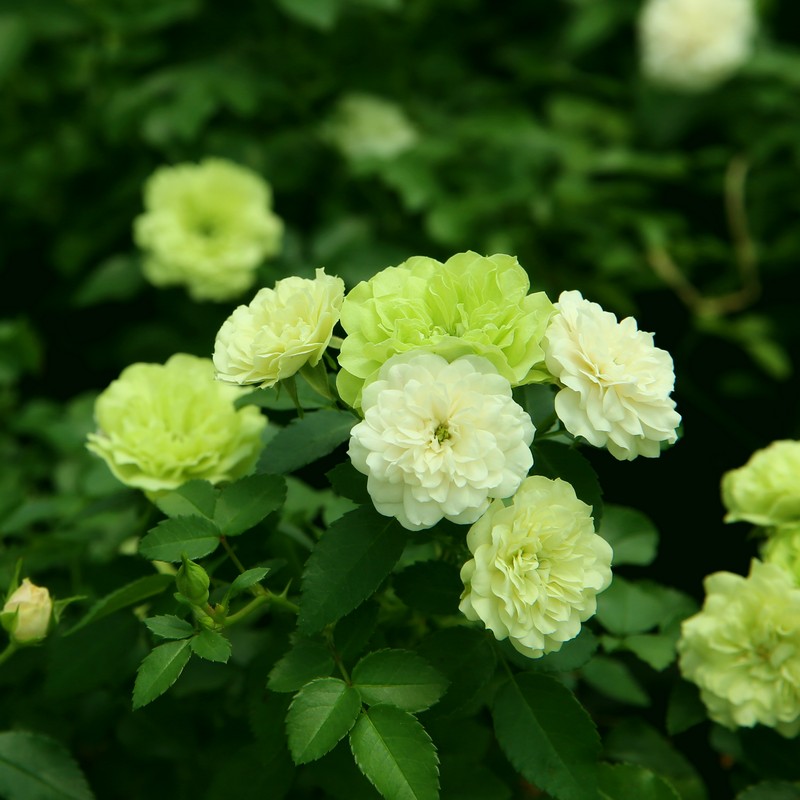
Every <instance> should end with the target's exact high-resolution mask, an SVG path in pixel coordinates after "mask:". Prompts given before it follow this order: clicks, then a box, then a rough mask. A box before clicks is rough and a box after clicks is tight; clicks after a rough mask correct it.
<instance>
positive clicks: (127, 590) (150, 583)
mask: <svg viewBox="0 0 800 800" xmlns="http://www.w3.org/2000/svg"><path fill="white" fill-rule="evenodd" d="M174 580H175V578H174V576H172V575H146V576H145V577H144V578H139V579H137V580H135V581H133V582H132V583H129V584H127V585H126V586H122V587H120V588H119V589H116V590H115V591H113V592H111V594H108V595H106V596H105V597H103V598H102V599H100V600H98V601H97V602H96V603H95V604H94V605H93V606H92V607H91V608H90V609H89V612H88V613H87V614H86V616H85V617H84V618H83V619H82V620H80V622H78V623H77V624H75V625H73V626H72V627H71V628H70V629H69V630H68V631H67V632H66V633H65V634H64V636H69V635H71V634H73V633H75V632H76V631H79V630H80V629H81V628H84V627H85V626H86V625H89V624H90V623H91V622H96V621H97V620H99V619H102V618H103V617H107V616H108V615H109V614H113V613H114V612H115V611H119V610H120V609H123V608H127V607H128V606H132V605H136V604H138V603H141V602H142V601H143V600H147V598H149V597H153V596H155V595H157V594H161V592H163V591H164V590H165V589H166V588H167V587H168V586H171V585H172V583H173V582H174Z"/></svg>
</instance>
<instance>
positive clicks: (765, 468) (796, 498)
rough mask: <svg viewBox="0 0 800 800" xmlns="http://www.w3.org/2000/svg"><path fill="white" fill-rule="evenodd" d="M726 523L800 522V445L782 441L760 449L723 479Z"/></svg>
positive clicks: (778, 523)
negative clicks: (726, 511)
mask: <svg viewBox="0 0 800 800" xmlns="http://www.w3.org/2000/svg"><path fill="white" fill-rule="evenodd" d="M722 502H723V503H724V505H725V508H726V509H727V510H728V513H727V514H726V515H725V522H740V521H745V522H752V523H753V525H762V526H765V527H766V526H774V525H784V524H786V523H789V522H800V442H798V441H791V440H782V441H777V442H773V443H772V444H770V445H768V446H767V447H765V448H763V449H762V450H757V451H756V452H755V453H753V455H752V456H751V457H750V460H749V461H748V462H747V463H746V464H745V465H744V466H743V467H739V469H733V470H731V471H730V472H726V473H725V475H724V476H723V478H722Z"/></svg>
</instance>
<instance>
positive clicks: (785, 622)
mask: <svg viewBox="0 0 800 800" xmlns="http://www.w3.org/2000/svg"><path fill="white" fill-rule="evenodd" d="M722 501H723V503H724V505H725V508H726V511H727V513H726V515H725V521H726V522H749V523H751V524H752V525H755V526H756V529H757V531H758V532H759V533H760V534H761V536H762V545H761V553H760V555H761V560H758V559H753V561H752V564H751V567H750V574H749V575H748V577H746V578H745V577H742V576H740V575H735V574H732V573H729V572H717V573H714V574H712V575H709V576H708V577H707V578H706V581H705V590H706V600H705V604H704V606H703V608H702V609H701V611H700V612H699V613H697V614H695V615H694V616H693V617H690V618H689V619H688V620H685V621H684V623H683V628H682V635H681V639H680V641H679V643H678V650H679V653H680V661H679V664H680V668H681V671H682V673H683V675H684V677H685V678H687V679H688V680H690V681H692V682H693V683H696V684H697V685H698V687H699V688H700V696H701V698H702V699H703V702H704V703H705V704H706V707H707V709H708V713H709V716H710V717H711V719H713V720H714V721H715V722H719V723H720V724H721V725H725V726H727V727H729V728H734V727H738V726H743V727H752V726H753V725H756V724H761V725H767V726H769V727H772V728H775V730H777V731H778V732H779V733H781V734H783V735H784V736H796V735H797V734H798V733H800V442H798V441H790V440H782V441H777V442H773V443H772V444H770V445H769V446H767V447H765V448H763V449H762V450H758V451H757V452H755V453H754V454H753V455H752V456H751V458H750V459H749V461H748V462H747V463H746V464H745V465H744V466H742V467H739V468H737V469H733V470H730V471H729V472H727V473H725V475H724V476H723V478H722Z"/></svg>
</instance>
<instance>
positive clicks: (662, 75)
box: [639, 0, 756, 92]
mask: <svg viewBox="0 0 800 800" xmlns="http://www.w3.org/2000/svg"><path fill="white" fill-rule="evenodd" d="M755 30H756V16H755V11H754V8H753V2H752V0H648V2H646V3H645V5H644V7H643V8H642V12H641V15H640V17H639V40H640V49H641V59H642V71H643V72H644V74H645V75H646V76H647V77H648V78H649V79H650V80H652V81H654V82H656V83H660V84H663V85H665V86H670V87H672V88H674V89H680V90H683V91H687V92H700V91H704V90H706V89H711V88H713V87H714V86H716V85H717V84H719V83H721V82H722V81H724V80H725V79H726V78H728V77H729V76H730V75H732V74H733V73H734V72H735V71H736V70H737V69H738V68H739V67H740V66H741V65H742V64H743V63H744V62H745V61H747V59H748V58H749V56H750V51H751V49H752V42H753V36H754V34H755Z"/></svg>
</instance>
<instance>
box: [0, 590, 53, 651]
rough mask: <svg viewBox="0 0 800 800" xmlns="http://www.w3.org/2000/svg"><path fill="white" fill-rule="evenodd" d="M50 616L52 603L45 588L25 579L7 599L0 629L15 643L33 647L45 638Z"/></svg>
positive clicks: (51, 615) (51, 614)
mask: <svg viewBox="0 0 800 800" xmlns="http://www.w3.org/2000/svg"><path fill="white" fill-rule="evenodd" d="M52 617H53V600H52V598H51V597H50V592H49V591H48V590H47V589H46V588H45V587H44V586H36V585H35V584H33V583H31V582H30V580H28V578H24V579H23V581H22V583H21V584H20V585H19V586H18V587H17V589H16V590H15V591H14V592H12V593H11V595H10V596H9V598H8V600H6V603H5V605H4V606H3V611H2V617H1V618H2V622H3V627H4V628H5V629H6V630H7V631H8V634H9V636H10V637H11V641H12V642H15V643H16V644H23V645H24V644H36V642H40V641H41V640H42V639H44V638H45V636H47V631H48V629H49V628H50V621H51V619H52Z"/></svg>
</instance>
